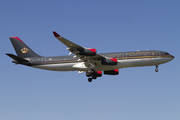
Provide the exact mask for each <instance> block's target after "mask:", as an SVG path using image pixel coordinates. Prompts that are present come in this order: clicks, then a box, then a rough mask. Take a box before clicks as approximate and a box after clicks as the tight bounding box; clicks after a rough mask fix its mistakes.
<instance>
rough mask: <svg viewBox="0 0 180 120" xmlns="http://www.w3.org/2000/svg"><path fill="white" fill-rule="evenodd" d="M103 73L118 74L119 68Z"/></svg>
mask: <svg viewBox="0 0 180 120" xmlns="http://www.w3.org/2000/svg"><path fill="white" fill-rule="evenodd" d="M104 74H106V75H118V74H119V70H118V69H114V70H108V71H104Z"/></svg>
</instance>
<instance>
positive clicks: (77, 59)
mask: <svg viewBox="0 0 180 120" xmlns="http://www.w3.org/2000/svg"><path fill="white" fill-rule="evenodd" d="M53 34H54V36H55V37H56V38H57V39H58V40H59V41H60V42H62V43H63V44H64V45H66V46H67V50H69V51H70V53H69V55H68V56H50V57H43V56H40V55H38V54H36V53H35V52H34V51H33V50H32V49H31V48H29V47H28V46H27V45H26V44H25V43H24V42H23V41H22V40H21V39H19V38H18V37H10V40H11V43H12V45H13V47H14V49H15V51H16V53H17V56H16V55H13V54H8V53H6V55H8V56H9V57H11V58H12V59H13V60H12V62H13V63H15V64H21V65H26V66H29V67H33V68H39V69H45V70H52V71H79V72H78V73H86V76H87V77H88V81H89V82H92V80H93V79H96V78H97V77H102V71H103V73H104V74H105V75H118V74H119V69H121V68H127V67H142V66H155V67H156V68H155V71H156V72H158V66H159V65H160V64H163V63H167V62H169V61H171V60H173V59H174V56H173V55H171V54H169V53H168V52H164V51H159V50H146V51H130V52H114V53H101V54H97V50H96V49H94V48H85V47H82V46H80V45H78V44H75V43H73V42H71V41H69V40H67V39H65V38H63V37H62V36H60V35H59V34H58V33H56V32H55V31H53ZM71 54H73V55H71Z"/></svg>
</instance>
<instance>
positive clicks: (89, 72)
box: [86, 69, 97, 82]
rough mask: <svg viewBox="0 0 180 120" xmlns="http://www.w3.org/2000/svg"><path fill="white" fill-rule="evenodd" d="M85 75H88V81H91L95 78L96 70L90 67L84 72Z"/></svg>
mask: <svg viewBox="0 0 180 120" xmlns="http://www.w3.org/2000/svg"><path fill="white" fill-rule="evenodd" d="M86 76H87V77H89V78H88V81H89V82H92V80H93V79H96V78H97V76H96V71H95V70H94V69H91V70H90V71H88V72H86Z"/></svg>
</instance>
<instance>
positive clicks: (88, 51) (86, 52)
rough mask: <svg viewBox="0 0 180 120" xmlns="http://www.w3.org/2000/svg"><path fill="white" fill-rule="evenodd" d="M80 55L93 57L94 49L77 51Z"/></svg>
mask: <svg viewBox="0 0 180 120" xmlns="http://www.w3.org/2000/svg"><path fill="white" fill-rule="evenodd" d="M79 54H80V55H86V56H95V55H96V49H83V50H80V51H79Z"/></svg>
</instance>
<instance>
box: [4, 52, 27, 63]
mask: <svg viewBox="0 0 180 120" xmlns="http://www.w3.org/2000/svg"><path fill="white" fill-rule="evenodd" d="M6 55H7V56H9V57H11V58H12V59H14V60H16V61H17V62H19V63H29V61H28V60H26V59H23V58H20V57H18V56H16V55H13V54H7V53H6Z"/></svg>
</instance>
